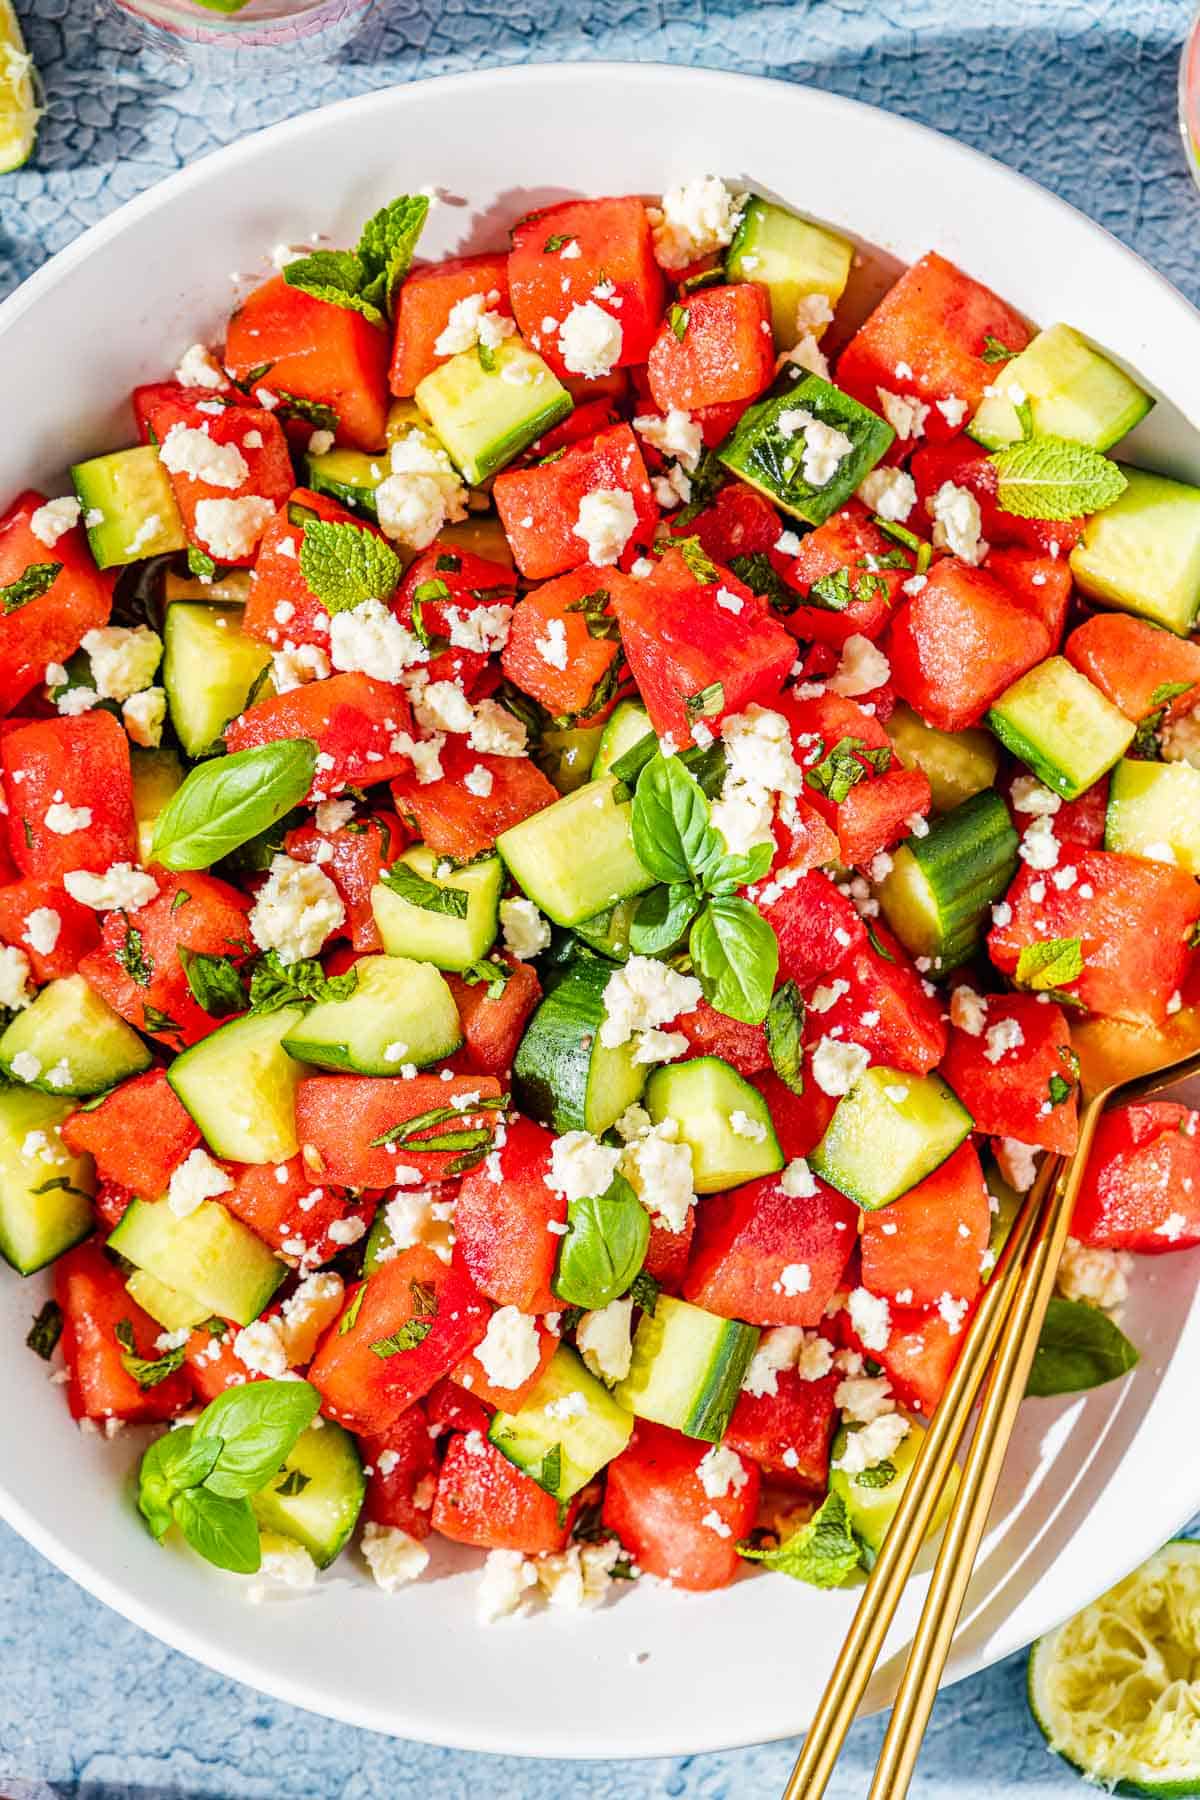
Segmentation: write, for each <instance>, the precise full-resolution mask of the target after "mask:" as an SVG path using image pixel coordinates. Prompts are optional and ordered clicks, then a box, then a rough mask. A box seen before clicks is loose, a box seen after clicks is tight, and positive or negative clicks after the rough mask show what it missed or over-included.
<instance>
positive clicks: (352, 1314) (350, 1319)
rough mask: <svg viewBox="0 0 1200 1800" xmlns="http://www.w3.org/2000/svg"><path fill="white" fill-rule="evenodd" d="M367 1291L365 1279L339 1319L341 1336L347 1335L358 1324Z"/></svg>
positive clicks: (338, 1329) (339, 1334) (338, 1330)
mask: <svg viewBox="0 0 1200 1800" xmlns="http://www.w3.org/2000/svg"><path fill="white" fill-rule="evenodd" d="M366 1291H367V1284H366V1282H365V1281H364V1282H363V1284H362V1286H361V1287H360V1288H359V1290H358V1292H357V1294H355V1296H354V1298H353V1300H352V1301H351V1302H350V1304H349V1306H348V1307H347V1308H346V1310H345V1312H344V1313H343V1314H342V1316H341V1318H340V1319H339V1320H338V1328H337V1334H338V1336H339V1337H345V1336H346V1334H347V1332H350V1331H353V1330H354V1327H355V1325H357V1323H358V1315H359V1313H360V1312H361V1311H362V1303H363V1296H364V1294H365V1293H366Z"/></svg>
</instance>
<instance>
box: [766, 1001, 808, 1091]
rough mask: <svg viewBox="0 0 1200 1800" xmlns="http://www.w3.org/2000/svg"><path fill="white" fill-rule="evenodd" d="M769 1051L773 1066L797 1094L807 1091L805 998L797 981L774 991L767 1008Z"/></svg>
mask: <svg viewBox="0 0 1200 1800" xmlns="http://www.w3.org/2000/svg"><path fill="white" fill-rule="evenodd" d="M766 1028H767V1051H768V1054H769V1055H770V1058H771V1067H772V1068H773V1069H774V1071H775V1073H776V1074H777V1075H778V1077H779V1079H780V1081H782V1082H783V1084H784V1086H785V1087H787V1088H790V1089H791V1091H792V1093H793V1094H802V1093H803V1092H804V1001H803V998H802V997H801V994H800V989H799V988H798V987H797V986H796V983H795V982H794V981H785V982H784V983H783V985H782V986H781V987H778V988H776V990H775V992H774V993H773V994H772V995H771V1004H770V1006H768V1008H767V1018H766Z"/></svg>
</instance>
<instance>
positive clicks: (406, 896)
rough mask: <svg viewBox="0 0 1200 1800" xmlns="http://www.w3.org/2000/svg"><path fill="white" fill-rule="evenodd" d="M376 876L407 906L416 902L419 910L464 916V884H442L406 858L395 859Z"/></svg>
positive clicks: (466, 903)
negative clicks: (462, 885)
mask: <svg viewBox="0 0 1200 1800" xmlns="http://www.w3.org/2000/svg"><path fill="white" fill-rule="evenodd" d="M379 879H380V881H381V882H382V883H383V885H384V887H386V888H391V890H392V892H393V894H399V896H400V898H401V899H402V900H407V901H408V904H409V905H410V906H419V907H420V909H421V911H422V912H429V913H440V914H443V915H444V916H445V917H446V918H448V919H465V918H466V916H467V908H468V907H469V905H470V901H471V896H470V895H469V894H468V893H467V890H466V889H465V888H452V887H442V886H441V884H440V883H439V882H436V881H427V880H426V878H425V876H424V875H418V874H417V871H416V870H415V869H413V868H410V867H409V865H408V864H407V863H406V862H394V863H393V864H392V866H391V868H390V869H383V870H381V871H380V875H379Z"/></svg>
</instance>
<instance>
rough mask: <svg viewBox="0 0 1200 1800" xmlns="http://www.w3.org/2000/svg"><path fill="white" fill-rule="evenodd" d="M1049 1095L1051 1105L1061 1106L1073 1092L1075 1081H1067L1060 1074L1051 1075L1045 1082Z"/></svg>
mask: <svg viewBox="0 0 1200 1800" xmlns="http://www.w3.org/2000/svg"><path fill="white" fill-rule="evenodd" d="M1046 1087H1047V1090H1048V1092H1049V1095H1050V1104H1051V1106H1062V1105H1063V1104H1064V1103H1065V1102H1066V1101H1067V1100H1069V1099H1070V1098H1071V1095H1072V1094H1073V1093H1074V1092H1075V1083H1074V1082H1073V1081H1067V1080H1065V1078H1064V1077H1063V1076H1061V1075H1052V1076H1051V1077H1050V1079H1049V1081H1048V1082H1047V1083H1046Z"/></svg>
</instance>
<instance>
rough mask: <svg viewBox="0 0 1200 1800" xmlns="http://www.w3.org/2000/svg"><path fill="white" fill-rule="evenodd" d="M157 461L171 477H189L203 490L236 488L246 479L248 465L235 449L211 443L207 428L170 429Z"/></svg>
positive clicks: (176, 427) (181, 425)
mask: <svg viewBox="0 0 1200 1800" xmlns="http://www.w3.org/2000/svg"><path fill="white" fill-rule="evenodd" d="M158 459H159V461H160V462H161V463H162V465H163V467H164V469H167V470H169V471H170V473H171V474H172V475H187V476H190V478H191V479H192V480H193V481H202V482H204V483H205V485H206V486H207V487H221V488H236V487H240V486H241V485H242V483H243V481H248V480H249V479H250V465H249V464H248V463H247V461H246V459H245V457H244V456H243V455H242V453H241V451H240V450H239V449H238V447H237V445H236V444H217V443H214V442H213V439H212V438H211V437H210V435H209V430H208V426H207V425H200V426H194V425H183V424H177V425H172V427H171V429H170V430H169V431H168V433H167V435H166V437H165V438H164V439H163V441H162V443H161V444H160V445H159V450H158Z"/></svg>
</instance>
